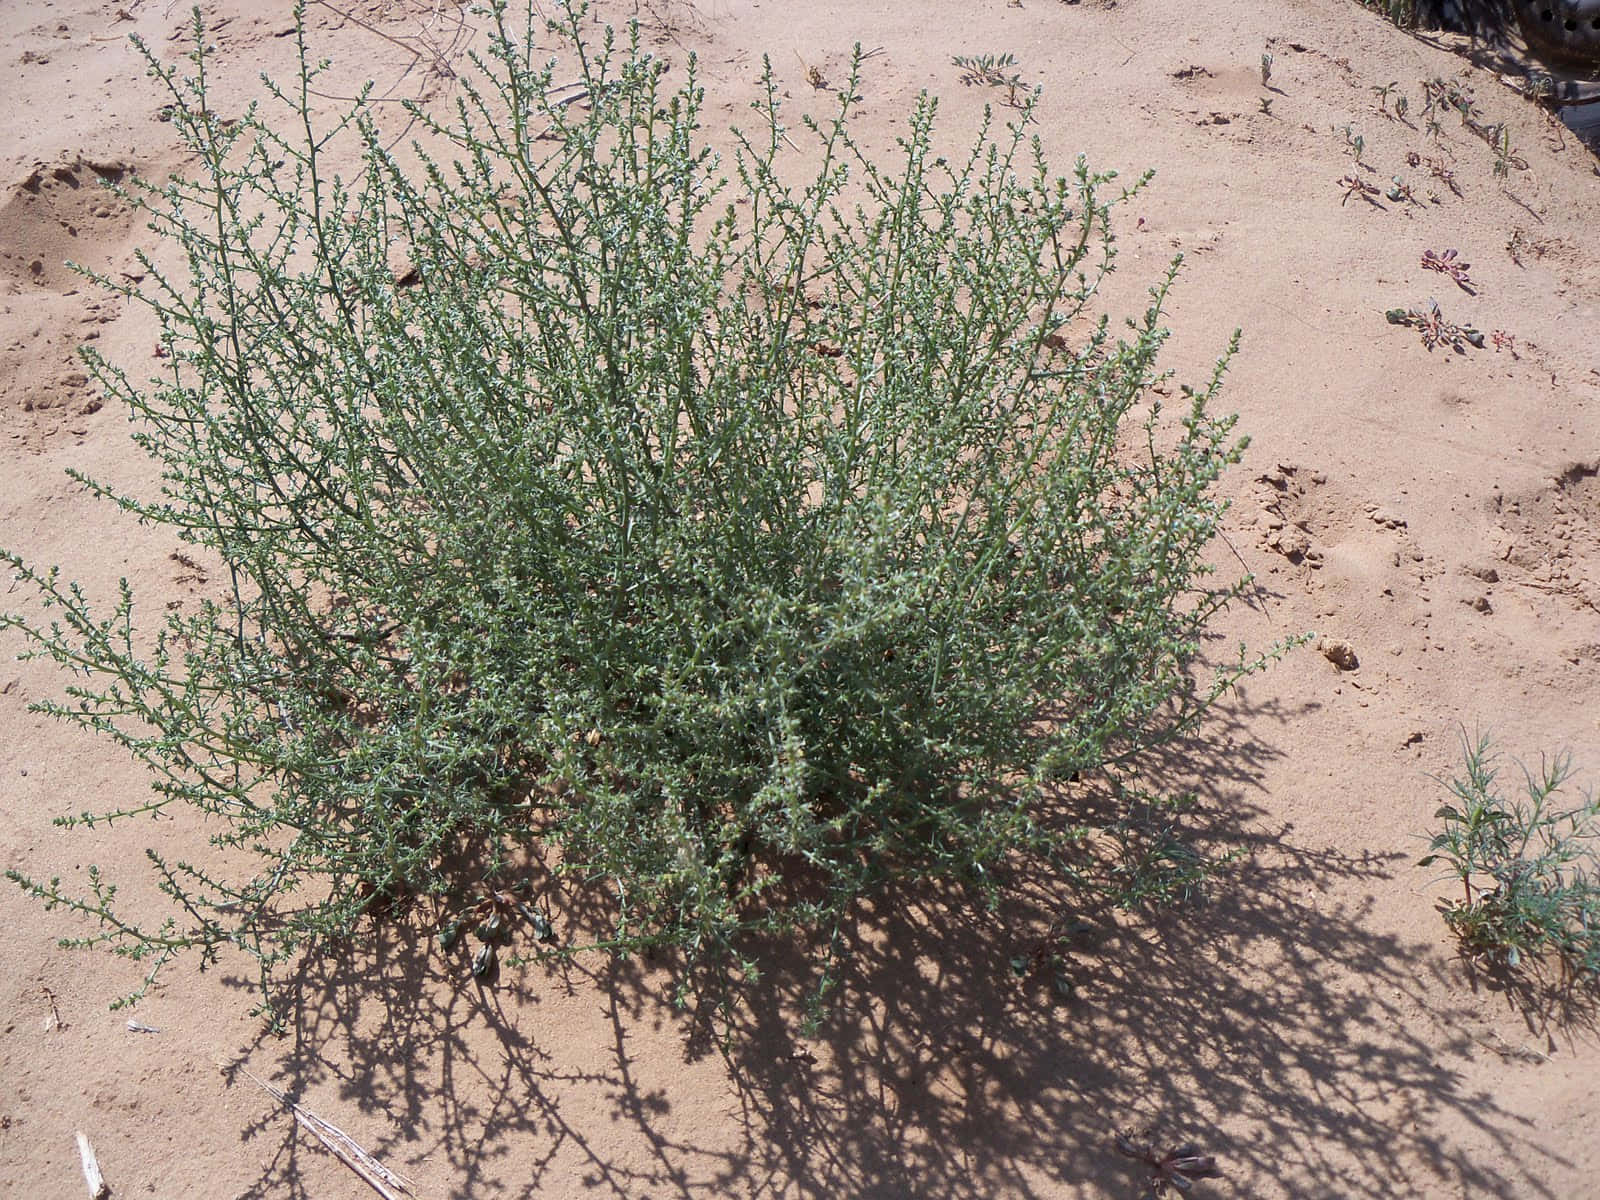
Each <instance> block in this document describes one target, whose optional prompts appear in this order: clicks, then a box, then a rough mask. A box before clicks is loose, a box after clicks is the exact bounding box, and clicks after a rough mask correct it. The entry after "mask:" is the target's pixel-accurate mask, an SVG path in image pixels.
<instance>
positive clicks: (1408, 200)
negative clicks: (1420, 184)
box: [1384, 175, 1422, 208]
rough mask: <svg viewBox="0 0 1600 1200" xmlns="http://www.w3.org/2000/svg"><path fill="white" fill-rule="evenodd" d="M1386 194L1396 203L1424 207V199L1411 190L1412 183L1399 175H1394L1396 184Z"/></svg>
mask: <svg viewBox="0 0 1600 1200" xmlns="http://www.w3.org/2000/svg"><path fill="white" fill-rule="evenodd" d="M1384 195H1385V196H1386V197H1387V198H1388V199H1390V200H1393V201H1394V202H1395V203H1396V204H1415V205H1416V206H1417V207H1418V208H1421V207H1422V201H1420V200H1418V199H1417V196H1416V193H1415V192H1413V191H1412V190H1411V185H1410V184H1409V183H1407V182H1406V181H1405V180H1403V179H1401V178H1400V176H1398V175H1396V176H1394V186H1393V187H1391V188H1390V189H1389V190H1388V191H1387V192H1385V193H1384Z"/></svg>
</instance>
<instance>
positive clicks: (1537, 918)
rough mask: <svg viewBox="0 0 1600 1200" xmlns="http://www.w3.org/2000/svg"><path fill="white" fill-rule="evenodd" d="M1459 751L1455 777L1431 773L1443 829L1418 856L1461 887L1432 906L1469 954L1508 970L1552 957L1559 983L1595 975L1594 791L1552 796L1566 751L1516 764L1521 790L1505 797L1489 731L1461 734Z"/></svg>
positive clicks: (1599, 809)
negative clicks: (1575, 799)
mask: <svg viewBox="0 0 1600 1200" xmlns="http://www.w3.org/2000/svg"><path fill="white" fill-rule="evenodd" d="M1462 749H1463V752H1464V758H1465V768H1466V769H1465V772H1464V775H1463V776H1458V777H1456V778H1454V779H1451V780H1449V781H1445V780H1440V781H1439V782H1440V783H1442V784H1443V785H1444V786H1445V787H1446V788H1447V789H1448V790H1449V792H1450V794H1451V802H1450V803H1447V804H1444V805H1442V806H1441V807H1440V808H1439V810H1438V812H1436V813H1435V814H1434V817H1435V819H1436V820H1441V821H1443V822H1444V829H1443V830H1442V831H1441V832H1439V833H1437V834H1435V835H1434V836H1433V838H1432V839H1431V840H1430V841H1429V853H1428V854H1427V856H1426V857H1424V858H1423V859H1422V860H1421V861H1420V862H1419V863H1418V865H1419V866H1424V867H1427V866H1433V865H1434V864H1436V863H1437V864H1443V865H1445V866H1446V867H1448V868H1449V876H1450V877H1452V878H1454V879H1455V880H1456V881H1457V882H1458V883H1459V884H1460V885H1461V896H1460V898H1459V899H1456V900H1445V901H1441V902H1440V904H1439V911H1440V912H1441V913H1442V914H1443V915H1444V919H1445V922H1446V924H1448V925H1449V926H1450V930H1451V932H1452V933H1454V934H1455V935H1456V937H1457V938H1458V939H1459V940H1460V942H1461V946H1462V949H1463V950H1465V951H1466V952H1467V953H1468V954H1470V955H1473V956H1475V957H1479V958H1484V959H1488V960H1490V961H1492V962H1494V963H1495V964H1497V965H1500V966H1503V967H1505V968H1506V969H1508V970H1511V971H1516V970H1518V969H1519V968H1523V967H1524V965H1525V964H1531V963H1532V962H1534V961H1536V960H1538V959H1539V958H1541V957H1544V956H1547V955H1552V956H1554V957H1555V958H1556V960H1557V961H1559V962H1560V964H1561V969H1562V974H1563V976H1564V978H1565V979H1566V981H1567V982H1571V981H1573V980H1575V979H1583V980H1586V981H1588V982H1596V981H1600V799H1597V798H1596V797H1595V796H1593V795H1586V796H1584V797H1583V799H1582V800H1581V802H1579V803H1577V804H1575V805H1573V806H1571V807H1560V806H1558V805H1557V804H1556V803H1555V800H1556V797H1557V795H1558V794H1559V793H1560V791H1561V789H1562V787H1563V785H1565V783H1566V782H1567V780H1568V779H1570V778H1571V776H1572V761H1571V758H1570V757H1569V756H1568V755H1565V754H1562V755H1557V756H1556V757H1555V758H1553V759H1544V760H1542V761H1541V762H1540V764H1539V769H1538V770H1537V771H1532V770H1529V769H1528V768H1527V767H1526V766H1523V767H1522V774H1523V781H1524V792H1525V798H1517V799H1508V798H1507V797H1506V796H1505V795H1504V794H1503V793H1502V792H1501V790H1500V789H1499V787H1498V785H1497V784H1498V776H1499V769H1498V767H1497V765H1496V757H1495V754H1494V752H1493V748H1492V745H1491V743H1490V741H1489V739H1488V738H1487V737H1485V736H1481V735H1480V736H1479V737H1478V739H1477V741H1476V742H1473V741H1470V740H1468V739H1467V738H1466V737H1465V736H1463V738H1462ZM1519 765H1520V764H1519Z"/></svg>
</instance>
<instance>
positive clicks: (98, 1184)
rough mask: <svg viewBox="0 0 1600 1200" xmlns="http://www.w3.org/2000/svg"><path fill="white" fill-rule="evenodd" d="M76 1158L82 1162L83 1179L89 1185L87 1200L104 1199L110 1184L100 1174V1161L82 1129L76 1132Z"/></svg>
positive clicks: (109, 1193) (109, 1191)
mask: <svg viewBox="0 0 1600 1200" xmlns="http://www.w3.org/2000/svg"><path fill="white" fill-rule="evenodd" d="M78 1159H79V1160H80V1161H81V1162H82V1163H83V1181H84V1182H85V1183H87V1184H88V1185H89V1200H106V1198H107V1197H108V1196H110V1195H111V1185H110V1184H109V1183H107V1182H106V1177H105V1176H104V1175H102V1174H100V1161H99V1160H98V1159H97V1158H95V1156H94V1147H93V1146H91V1145H89V1139H88V1138H86V1137H84V1136H83V1131H82V1130H79V1132H78Z"/></svg>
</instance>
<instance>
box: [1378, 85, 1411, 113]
mask: <svg viewBox="0 0 1600 1200" xmlns="http://www.w3.org/2000/svg"><path fill="white" fill-rule="evenodd" d="M1399 86H1400V81H1399V80H1398V79H1395V80H1392V81H1390V82H1389V83H1386V84H1384V85H1383V86H1382V87H1374V88H1372V89H1371V91H1372V92H1373V94H1374V95H1376V96H1377V97H1378V111H1379V112H1381V113H1382V114H1383V115H1384V116H1386V117H1387V116H1389V115H1390V113H1389V97H1390V96H1392V95H1393V94H1394V91H1395V89H1396V88H1398V87H1399ZM1403 98H1404V97H1402V99H1403Z"/></svg>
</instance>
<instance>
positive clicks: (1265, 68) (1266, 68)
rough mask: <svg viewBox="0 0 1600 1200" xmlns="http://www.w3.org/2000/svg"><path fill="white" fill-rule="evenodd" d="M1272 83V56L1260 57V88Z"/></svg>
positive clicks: (1264, 55)
mask: <svg viewBox="0 0 1600 1200" xmlns="http://www.w3.org/2000/svg"><path fill="white" fill-rule="evenodd" d="M1271 82H1272V55H1271V54H1266V53H1263V54H1262V55H1261V86H1262V87H1266V86H1267V85H1268V84H1270V83H1271Z"/></svg>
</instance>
